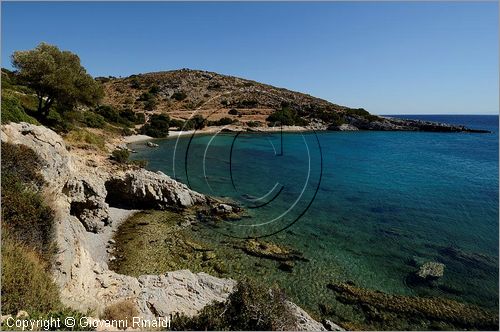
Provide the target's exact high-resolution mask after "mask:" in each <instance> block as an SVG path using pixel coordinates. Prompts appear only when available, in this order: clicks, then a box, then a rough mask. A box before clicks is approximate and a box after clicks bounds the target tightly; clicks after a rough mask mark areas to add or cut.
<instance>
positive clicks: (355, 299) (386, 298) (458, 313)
mask: <svg viewBox="0 0 500 332" xmlns="http://www.w3.org/2000/svg"><path fill="white" fill-rule="evenodd" d="M327 288H329V289H331V290H332V291H334V293H335V296H336V298H337V299H338V300H339V301H340V302H342V303H346V304H351V305H354V306H356V307H358V308H359V309H360V310H361V312H362V313H363V314H364V315H365V316H366V318H367V319H368V320H369V322H371V323H374V324H376V323H378V322H383V327H384V328H385V329H394V328H396V329H397V327H399V326H407V325H398V324H401V323H402V321H404V320H407V321H410V322H413V323H417V322H416V320H419V322H418V323H419V324H424V325H421V328H424V329H425V328H430V327H432V326H431V325H430V324H434V323H439V324H444V325H443V328H445V329H457V328H458V329H486V330H495V331H496V330H498V312H494V311H488V310H485V309H482V308H479V307H477V306H474V305H469V304H465V303H460V302H457V301H453V300H448V299H444V298H427V297H416V296H403V295H392V294H387V293H383V292H380V291H373V290H368V289H363V288H360V287H356V286H354V285H351V284H347V283H332V284H328V285H327ZM372 329H373V327H372ZM431 329H432V328H431Z"/></svg>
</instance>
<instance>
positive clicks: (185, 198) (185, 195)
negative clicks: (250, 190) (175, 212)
mask: <svg viewBox="0 0 500 332" xmlns="http://www.w3.org/2000/svg"><path fill="white" fill-rule="evenodd" d="M105 186H106V190H107V197H106V201H107V202H108V203H109V204H111V205H114V206H125V207H128V208H139V209H166V208H185V207H188V206H191V205H194V204H196V203H205V202H206V198H205V196H204V195H201V194H198V193H196V192H194V191H192V190H190V189H189V188H188V187H187V186H186V185H184V184H182V183H179V182H177V181H175V180H173V179H172V178H170V177H169V176H167V175H165V174H163V173H162V172H156V173H154V172H151V171H147V170H145V169H138V170H133V171H126V172H125V173H124V174H120V175H118V176H113V177H111V178H110V179H109V180H107V181H106V183H105Z"/></svg>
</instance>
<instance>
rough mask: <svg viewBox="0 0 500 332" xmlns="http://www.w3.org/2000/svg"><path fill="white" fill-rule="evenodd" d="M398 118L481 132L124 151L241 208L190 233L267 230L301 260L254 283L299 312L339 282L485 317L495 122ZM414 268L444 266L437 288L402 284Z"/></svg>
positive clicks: (492, 283)
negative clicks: (268, 284)
mask: <svg viewBox="0 0 500 332" xmlns="http://www.w3.org/2000/svg"><path fill="white" fill-rule="evenodd" d="M405 117H406V118H409V117H411V118H418V119H428V120H433V121H440V122H448V123H457V124H464V125H467V126H469V127H472V128H478V129H489V130H491V131H493V132H492V133H491V134H467V133H451V134H450V133H421V132H322V133H317V135H315V134H314V133H307V134H300V133H299V134H297V133H293V134H291V133H290V134H283V137H281V136H280V134H279V133H276V134H255V133H251V134H250V133H249V134H246V133H245V134H240V135H238V137H237V138H236V139H235V135H236V134H233V133H221V134H219V135H216V136H214V135H207V136H196V137H194V138H193V139H192V140H190V137H182V138H180V139H179V140H177V139H175V138H173V139H166V140H158V141H157V143H158V144H159V145H160V147H159V148H156V149H152V148H148V147H145V146H144V144H142V143H137V144H134V145H132V146H131V147H132V148H133V149H135V150H137V152H138V153H137V154H134V158H137V159H147V160H148V161H149V165H148V168H149V169H152V170H161V171H163V172H164V173H166V174H169V175H171V176H173V177H175V178H177V179H179V180H180V181H182V182H184V183H189V185H190V186H191V188H192V189H194V190H197V191H200V192H203V193H206V194H212V195H216V196H225V197H230V198H232V199H235V200H237V201H238V202H240V204H241V205H243V206H245V207H246V208H247V209H246V211H247V214H248V216H247V217H246V218H243V219H242V220H240V221H234V222H231V223H229V222H228V223H225V224H224V225H223V226H222V227H221V228H220V229H217V230H211V229H207V230H206V232H203V233H201V235H200V236H205V237H206V238H207V239H211V240H213V239H219V240H222V239H224V238H226V237H246V236H252V237H253V236H266V235H269V234H272V233H277V234H276V235H272V236H270V237H268V238H266V239H265V240H269V241H276V242H279V243H286V244H288V245H291V246H293V247H295V248H297V249H299V250H300V251H302V252H303V253H304V255H305V256H306V257H307V258H309V259H310V261H309V262H304V263H300V264H297V265H296V267H295V269H294V271H293V273H284V272H282V271H277V272H276V273H270V274H266V275H263V276H262V278H266V279H269V280H271V281H273V282H277V283H278V284H279V285H280V286H282V287H283V288H285V289H286V291H287V292H288V293H289V294H290V295H291V296H292V298H293V299H294V300H295V301H297V302H299V304H302V305H304V306H305V307H309V308H312V309H313V310H314V309H315V308H317V303H318V302H320V301H321V300H322V299H325V298H326V297H327V295H325V284H326V283H327V282H329V281H332V280H334V281H335V280H337V281H343V280H351V281H353V282H355V283H356V284H357V285H359V286H362V287H368V288H372V289H378V290H381V291H385V292H389V293H394V294H410V295H432V296H444V297H449V298H452V299H456V300H460V301H465V302H469V303H475V304H478V305H481V306H484V307H489V308H497V307H498V242H499V235H498V116H405ZM318 142H319V144H318ZM176 145H177V148H175V146H176ZM319 146H321V150H320V148H319ZM188 147H189V149H188ZM231 147H232V152H231ZM281 147H283V155H280V154H281ZM174 151H175V153H174ZM186 151H188V153H187V154H186ZM321 164H322V172H321ZM186 165H187V166H186ZM231 177H232V180H231ZM320 179H321V181H320ZM292 223H293V224H292ZM290 224H292V225H291V226H290ZM288 226H290V227H288ZM282 229H284V230H283V231H281V230H282ZM426 261H439V262H442V263H444V264H445V265H446V268H445V273H444V277H443V278H442V279H441V280H440V281H439V287H428V286H423V285H415V284H413V283H411V278H409V277H408V276H410V275H411V274H412V273H414V272H415V271H416V269H417V268H416V265H418V264H419V263H422V262H426ZM248 273H252V269H251V267H249V268H248Z"/></svg>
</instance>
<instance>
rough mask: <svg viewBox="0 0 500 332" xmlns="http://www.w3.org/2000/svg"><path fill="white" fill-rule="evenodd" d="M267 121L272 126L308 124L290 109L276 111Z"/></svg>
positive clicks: (284, 108)
mask: <svg viewBox="0 0 500 332" xmlns="http://www.w3.org/2000/svg"><path fill="white" fill-rule="evenodd" d="M266 120H267V121H268V122H270V123H271V124H272V125H280V124H282V125H284V126H293V125H297V126H302V125H305V124H307V121H305V120H304V119H302V118H301V117H299V116H298V114H297V112H296V111H295V110H293V109H291V108H289V107H283V108H282V109H281V110H276V111H274V113H272V114H271V115H269V116H268V117H267V119H266Z"/></svg>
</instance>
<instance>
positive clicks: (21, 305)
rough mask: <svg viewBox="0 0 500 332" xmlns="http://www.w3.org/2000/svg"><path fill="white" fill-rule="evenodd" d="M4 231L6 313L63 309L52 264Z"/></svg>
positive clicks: (4, 307) (3, 283) (3, 257)
mask: <svg viewBox="0 0 500 332" xmlns="http://www.w3.org/2000/svg"><path fill="white" fill-rule="evenodd" d="M2 186H3V184H2ZM4 206H5V205H4ZM4 221H5V220H4ZM2 228H3V231H2V313H3V314H7V313H10V314H15V313H17V312H18V311H19V310H26V311H28V312H47V311H50V310H54V309H57V308H59V307H60V306H61V304H60V302H59V290H58V288H57V286H56V284H55V283H54V281H53V280H52V276H51V275H50V272H49V271H50V268H49V266H48V263H47V262H46V261H44V260H43V259H41V258H40V256H39V254H38V253H37V252H36V251H34V250H33V249H30V248H28V247H27V246H25V245H23V244H21V243H19V242H17V241H15V240H14V239H13V238H12V237H11V235H10V234H9V233H8V231H6V230H5V229H4V226H2Z"/></svg>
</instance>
